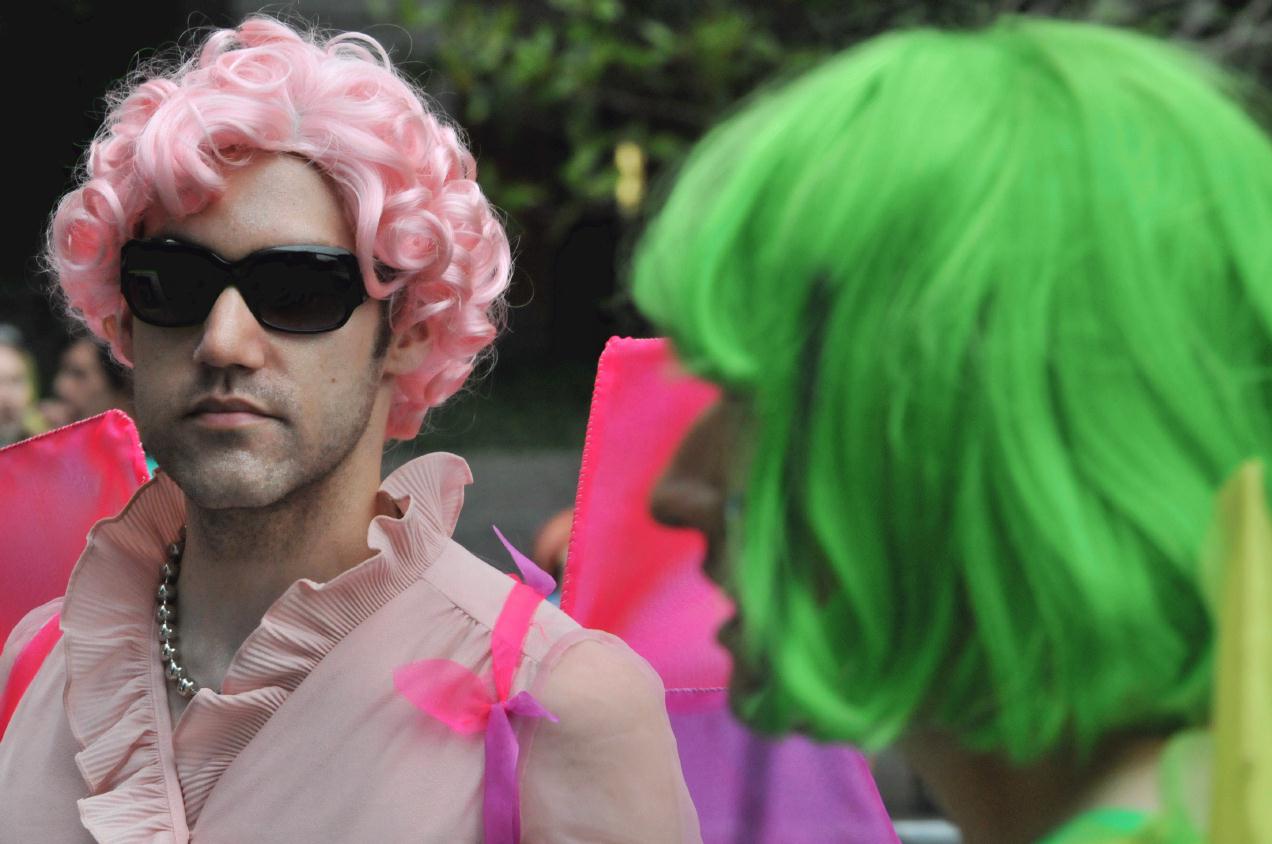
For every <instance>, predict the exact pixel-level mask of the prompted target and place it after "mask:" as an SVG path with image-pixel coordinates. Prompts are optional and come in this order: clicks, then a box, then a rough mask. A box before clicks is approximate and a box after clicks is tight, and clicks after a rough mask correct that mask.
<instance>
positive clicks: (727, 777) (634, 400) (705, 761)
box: [561, 338, 896, 844]
mask: <svg viewBox="0 0 1272 844" xmlns="http://www.w3.org/2000/svg"><path fill="white" fill-rule="evenodd" d="M718 395H719V391H718V390H717V388H715V387H714V386H712V385H710V384H707V383H704V382H702V381H699V380H697V379H694V378H692V377H690V376H688V375H686V374H684V372H683V371H681V370H680V369H678V368H677V365H676V362H675V359H674V356H673V355H672V353H671V350H670V349H669V347H668V345H667V343H666V342H665V341H663V340H632V339H622V338H612V339H611V340H610V341H609V343H608V344H607V345H606V347H605V352H604V353H603V354H602V355H601V360H600V364H599V366H598V369H597V376H596V389H595V392H594V394H593V398H592V411H591V416H590V418H589V419H588V427H587V439H586V442H585V445H584V448H583V466H582V472H581V474H580V477H579V489H578V497H577V499H576V502H575V511H574V528H573V533H572V535H571V538H570V551H569V555H568V558H567V561H566V569H565V587H564V592H563V595H562V600H561V606H562V609H564V610H565V611H566V612H567V613H569V614H571V615H573V616H574V618H575V619H576V620H577V621H578V622H579V623H580V624H582V625H583V626H585V627H590V628H595V629H601V630H606V631H608V632H610V633H614V634H616V635H618V636H620V637H621V638H623V639H624V640H625V641H626V642H627V644H628V645H630V646H631V648H632V649H633V650H635V651H636V652H637V653H638V654H640V655H641V656H643V657H644V658H645V659H647V660H648V661H649V662H650V664H652V665H653V667H654V668H655V669H656V670H657V671H658V673H659V674H660V675H661V676H662V679H663V683H664V685H665V686H666V687H667V703H668V710H669V712H670V713H671V724H672V729H673V730H674V732H675V734H676V741H677V743H678V745H679V749H680V760H681V764H682V765H683V768H684V773H685V781H686V783H687V784H688V786H689V792H690V794H691V795H692V797H693V801H694V805H695V806H696V808H697V810H698V816H699V820H700V822H701V825H702V837H703V841H705V842H708V844H710V842H722V843H723V842H755V843H756V844H761V843H765V844H767V843H768V842H771V844H799V842H824V841H838V842H849V844H852V843H853V842H861V844H867V842H868V844H880V843H881V842H885V844H886V842H895V841H896V835H895V833H894V832H893V828H892V824H891V822H890V821H889V819H888V816H887V813H886V811H885V810H884V808H883V803H882V801H881V800H880V799H879V793H878V790H877V789H876V788H875V784H874V779H873V777H872V776H871V774H870V769H869V767H868V765H867V764H866V760H865V759H864V758H863V757H862V755H861V754H860V753H858V752H857V751H856V750H855V749H853V748H851V747H846V746H842V745H819V744H815V743H813V742H810V741H808V740H807V739H804V738H801V737H798V736H793V737H789V738H786V739H782V740H769V739H764V738H761V737H759V736H757V735H755V734H754V733H752V732H751V731H750V730H748V729H747V728H746V727H744V726H743V725H741V724H740V723H738V722H737V721H736V720H735V719H734V718H733V717H732V715H731V714H730V712H729V709H728V705H727V701H726V695H725V693H724V689H725V688H727V686H728V680H729V674H730V671H731V660H730V658H729V655H728V653H727V651H725V650H724V648H723V647H721V645H720V644H719V642H717V641H716V630H717V629H718V628H719V626H720V624H721V623H722V622H723V621H724V620H725V619H726V618H727V617H728V616H729V615H730V614H731V613H732V605H731V603H730V601H729V600H728V598H727V597H725V596H724V594H723V593H722V592H721V591H720V590H719V589H717V588H716V587H715V586H714V585H713V584H712V583H711V582H710V581H708V580H707V579H706V577H705V576H704V575H703V574H702V570H701V569H702V559H703V553H704V548H703V544H702V538H701V536H700V535H698V534H697V533H696V532H694V531H691V530H671V529H669V528H664V527H662V526H660V525H658V524H656V523H654V521H653V519H652V518H650V516H649V513H648V501H649V493H650V491H651V490H652V488H653V486H654V484H655V483H656V482H657V480H658V477H659V476H660V475H661V473H662V470H663V467H664V466H666V464H667V462H668V461H669V460H670V458H671V456H672V455H673V454H674V453H675V450H676V448H677V446H678V445H679V443H680V440H681V439H682V438H683V436H684V435H685V433H686V432H687V431H688V430H689V428H690V427H691V426H692V425H693V423H694V421H695V420H696V419H697V418H698V416H699V415H701V413H702V412H703V411H704V410H705V409H706V408H707V407H708V406H709V405H710V404H711V403H712V402H713V401H715V400H716V398H717V397H718Z"/></svg>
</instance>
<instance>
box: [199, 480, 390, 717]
mask: <svg viewBox="0 0 1272 844" xmlns="http://www.w3.org/2000/svg"><path fill="white" fill-rule="evenodd" d="M360 463H361V464H362V465H359V464H360ZM378 484H379V463H378V461H376V462H375V464H374V465H373V466H372V465H368V464H367V461H349V463H347V464H345V465H344V466H341V467H339V468H338V469H337V470H336V471H335V472H333V473H332V474H331V475H329V476H328V477H327V478H324V479H322V480H321V481H319V482H317V483H314V484H311V485H309V486H306V487H304V488H302V489H300V490H297V491H296V492H295V493H293V494H292V495H290V496H288V497H287V498H286V499H284V500H283V501H280V502H278V503H277V504H274V505H271V506H269V507H264V508H258V509H233V510H206V509H202V508H199V507H197V506H195V505H193V504H192V503H191V502H187V511H186V519H187V522H186V543H185V553H184V555H183V558H182V564H181V575H180V579H179V581H178V586H177V589H178V592H177V606H178V619H177V621H178V624H177V629H178V631H179V634H180V641H179V643H178V646H179V648H180V649H181V653H182V663H183V664H184V665H185V666H186V667H187V669H188V670H189V672H190V675H191V676H192V677H193V679H194V680H195V681H196V682H198V683H199V684H200V685H202V686H209V687H212V688H215V689H219V688H220V687H221V684H222V681H223V679H224V677H225V674H226V671H227V670H228V669H229V665H230V662H231V660H232V659H233V656H234V654H235V652H236V651H237V650H238V648H239V646H240V645H242V643H243V641H244V640H245V639H246V638H247V637H248V636H249V635H250V634H251V633H252V631H253V630H255V629H256V627H257V626H258V625H259V623H260V620H261V618H262V617H263V616H264V614H265V613H266V611H268V609H269V608H270V606H271V605H272V604H273V603H274V602H275V601H276V600H278V598H279V597H280V596H281V595H282V594H283V593H284V592H285V591H286V590H287V589H288V587H290V586H291V585H292V584H293V583H295V582H296V581H297V580H300V579H302V578H306V579H309V580H313V581H315V582H320V583H321V582H326V581H328V580H331V579H332V578H334V577H336V576H337V575H339V574H340V573H342V572H344V571H346V570H348V569H350V568H352V567H353V566H356V565H357V564H358V563H360V562H362V561H363V560H365V559H366V558H367V557H368V556H370V554H371V551H370V550H369V549H368V547H367V526H368V524H369V523H370V521H371V519H372V518H373V517H374V516H375V515H376V514H377V497H376V491H377V487H378ZM180 708H181V707H180V706H174V715H175V714H177V712H178V711H179V710H180Z"/></svg>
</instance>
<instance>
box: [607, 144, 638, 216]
mask: <svg viewBox="0 0 1272 844" xmlns="http://www.w3.org/2000/svg"><path fill="white" fill-rule="evenodd" d="M614 167H615V169H617V170H618V180H617V181H616V182H615V183H614V199H615V201H616V202H618V207H619V208H621V209H622V210H623V211H624V212H627V213H632V212H634V211H636V209H638V208H639V207H640V203H641V202H642V201H643V200H644V198H645V151H644V150H643V149H641V148H640V146H639V145H638V144H635V143H632V142H631V141H623V142H622V143H620V144H619V145H618V146H616V147H614Z"/></svg>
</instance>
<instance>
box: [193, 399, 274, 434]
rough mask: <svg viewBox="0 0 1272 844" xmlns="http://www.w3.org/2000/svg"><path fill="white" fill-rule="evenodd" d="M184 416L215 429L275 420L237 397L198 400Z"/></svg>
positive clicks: (261, 409) (260, 408)
mask: <svg viewBox="0 0 1272 844" xmlns="http://www.w3.org/2000/svg"><path fill="white" fill-rule="evenodd" d="M186 416H188V417H189V418H191V419H193V420H194V421H195V422H196V423H197V424H199V425H201V426H203V427H205V428H217V429H231V428H242V427H244V426H247V425H256V424H259V423H261V422H266V421H268V420H270V419H276V418H277V417H276V416H274V415H273V414H271V413H268V412H267V411H266V410H265V409H264V408H262V407H261V406H260V405H257V404H255V403H254V402H251V401H248V400H247V399H241V398H237V397H226V398H204V399H200V400H199V401H197V402H195V403H194V404H193V405H192V406H191V408H190V411H189V412H188V413H187V414H186Z"/></svg>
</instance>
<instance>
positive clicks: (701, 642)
mask: <svg viewBox="0 0 1272 844" xmlns="http://www.w3.org/2000/svg"><path fill="white" fill-rule="evenodd" d="M718 395H719V391H718V390H717V389H716V388H715V387H713V386H711V385H709V384H706V383H704V382H702V381H699V380H697V379H694V378H690V377H689V376H688V375H686V374H685V373H684V372H683V371H681V370H680V369H679V368H678V366H677V364H676V362H675V359H674V358H673V357H672V355H671V354H670V352H669V351H668V348H667V345H666V343H665V342H664V341H662V340H633V339H627V338H617V337H615V338H612V339H611V340H610V341H609V343H608V344H606V346H605V351H604V353H603V354H602V355H601V360H600V364H599V365H598V368H597V372H596V389H595V391H594V393H593V394H592V412H591V416H590V417H589V419H588V424H587V438H586V441H585V443H584V446H583V467H582V471H581V472H580V475H579V488H578V495H577V497H576V499H575V503H574V528H573V530H572V532H571V534H570V549H569V553H568V555H567V560H568V561H569V562H568V565H567V566H566V569H565V585H564V590H563V593H562V596H561V608H562V609H563V610H565V611H566V612H567V613H569V614H570V615H572V616H574V618H576V619H577V620H578V621H579V622H580V623H581V624H583V625H584V626H585V627H593V628H596V629H600V630H607V631H609V632H610V633H614V634H616V635H618V636H620V637H621V638H622V639H624V640H625V641H626V642H627V643H628V644H629V645H631V646H632V648H633V649H635V650H636V652H637V653H639V654H640V655H641V656H643V657H644V658H645V659H647V660H648V661H649V663H650V664H651V665H652V666H653V667H654V669H655V670H656V671H657V672H658V674H659V676H661V677H662V679H663V683H664V684H665V685H666V686H667V688H668V689H710V688H715V689H723V688H724V687H725V686H727V685H728V679H729V671H730V665H731V663H730V659H729V655H728V652H726V651H725V650H724V648H722V647H721V646H720V645H719V644H718V643H717V642H716V641H715V631H716V629H717V628H718V627H719V626H720V624H721V623H722V622H723V621H724V620H725V619H726V618H728V616H729V614H730V613H731V612H732V605H731V603H730V602H729V600H728V598H726V597H725V596H724V594H723V593H722V592H721V591H720V590H719V589H717V588H716V587H715V586H714V585H713V584H712V583H711V582H710V581H709V580H707V578H706V577H705V576H704V575H703V574H702V556H703V552H704V548H703V544H702V537H701V536H700V535H699V534H698V533H696V532H695V531H692V530H673V529H671V528H665V527H663V526H661V525H658V524H656V523H655V522H654V521H653V520H652V519H651V518H650V517H649V514H648V512H647V502H648V501H649V493H650V491H651V490H652V489H653V486H654V483H655V482H656V481H657V480H658V477H659V475H660V474H661V473H662V469H663V467H664V466H665V465H666V464H667V461H668V460H670V459H671V457H672V455H673V454H675V452H676V448H677V447H678V446H679V444H680V441H681V439H683V438H684V435H685V434H686V433H687V432H688V430H689V428H690V427H691V426H692V425H693V423H694V420H695V419H697V417H698V416H699V415H700V414H701V413H702V412H703V411H704V410H705V409H706V408H707V407H708V406H709V405H711V403H712V402H714V401H715V400H716V398H717V396H718ZM669 700H671V701H673V705H676V706H679V705H680V704H679V703H677V702H683V703H684V704H686V705H692V702H691V698H689V697H685V696H681V695H677V696H673V697H670V698H669Z"/></svg>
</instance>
